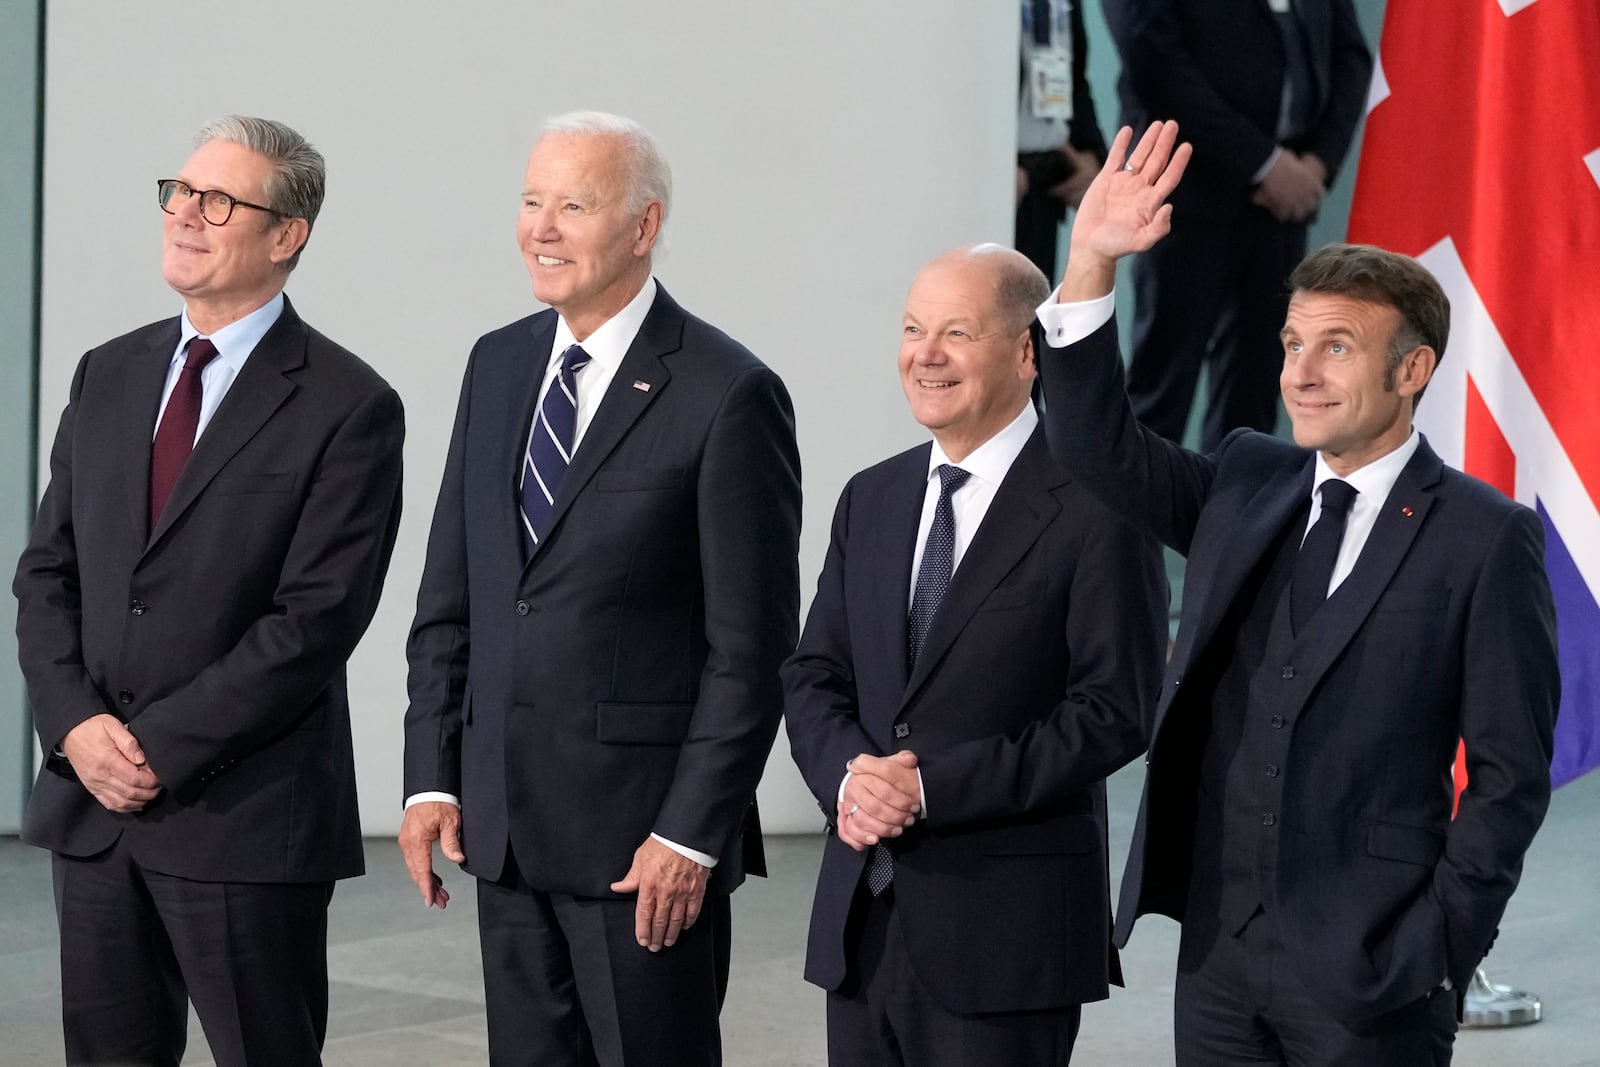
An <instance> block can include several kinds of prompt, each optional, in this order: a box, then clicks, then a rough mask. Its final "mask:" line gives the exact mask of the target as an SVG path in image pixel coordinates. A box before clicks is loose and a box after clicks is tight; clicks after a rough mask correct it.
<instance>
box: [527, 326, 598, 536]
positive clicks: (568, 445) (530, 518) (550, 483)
mask: <svg viewBox="0 0 1600 1067" xmlns="http://www.w3.org/2000/svg"><path fill="white" fill-rule="evenodd" d="M588 365H589V353H587V352H585V351H584V350H583V349H582V348H579V347H578V346H577V345H571V346H569V347H568V348H567V350H566V351H565V352H563V353H561V370H560V371H559V372H558V373H557V374H556V378H555V381H553V382H551V383H550V388H549V389H547V390H545V394H544V403H542V404H540V405H539V414H538V415H537V416H535V417H534V420H533V433H532V434H531V435H530V437H529V439H528V454H527V455H526V456H524V457H523V459H522V543H523V547H525V548H526V549H527V550H528V552H529V554H530V555H531V554H532V553H533V549H534V546H536V545H537V544H538V543H539V542H540V541H541V540H543V539H544V537H545V535H546V534H548V533H549V532H550V512H551V511H552V510H553V505H554V504H555V499H556V492H557V491H558V490H560V488H561V479H562V478H563V477H564V476H565V475H566V473H567V464H569V463H571V462H572V440H573V438H574V437H575V436H577V428H578V372H579V371H581V370H582V369H583V368H585V367H587V366H588Z"/></svg>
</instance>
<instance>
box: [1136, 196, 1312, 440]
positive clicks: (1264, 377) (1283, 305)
mask: <svg viewBox="0 0 1600 1067" xmlns="http://www.w3.org/2000/svg"><path fill="white" fill-rule="evenodd" d="M1305 251H1306V228H1305V226H1304V225H1303V224H1301V223H1282V222H1279V221H1277V220H1276V219H1274V218H1273V217H1272V216H1271V215H1270V214H1268V213H1267V212H1266V211H1265V210H1263V209H1261V208H1258V207H1254V206H1251V207H1247V208H1246V209H1245V210H1244V211H1242V212H1240V213H1239V214H1238V215H1237V216H1236V217H1234V218H1230V219H1227V220H1217V219H1196V218H1185V217H1183V216H1182V215H1181V213H1180V214H1177V215H1175V216H1174V218H1173V220H1172V232H1171V233H1170V234H1168V235H1167V236H1166V237H1165V238H1163V239H1162V240H1161V241H1159V242H1158V243H1157V244H1156V246H1155V247H1154V248H1152V249H1150V250H1149V251H1148V252H1145V253H1144V254H1143V255H1140V256H1136V257H1134V261H1133V289H1134V318H1133V331H1132V337H1131V348H1132V356H1131V358H1130V361H1129V364H1128V398H1129V400H1130V401H1131V402H1132V404H1133V412H1134V414H1135V415H1136V416H1137V417H1138V419H1139V421H1140V422H1142V423H1144V424H1145V426H1147V427H1148V428H1150V429H1151V430H1153V431H1155V432H1156V433H1158V434H1160V435H1161V436H1162V437H1165V438H1167V439H1168V440H1169V441H1179V442H1181V441H1182V440H1183V431H1184V427H1185V426H1187V425H1188V421H1189V409H1190V407H1192V406H1193V404H1194V394H1195V388H1196V386H1197V385H1198V384H1199V381H1200V368H1201V366H1202V365H1207V366H1209V368H1210V374H1211V378H1210V388H1211V397H1210V400H1209V401H1208V403H1207V406H1206V413H1205V418H1204V422H1203V424H1202V426H1201V432H1200V450H1201V451H1203V452H1210V451H1212V450H1213V449H1214V448H1216V446H1217V444H1218V443H1219V442H1220V441H1221V440H1222V439H1223V438H1224V437H1226V436H1227V435H1228V432H1229V431H1230V430H1234V429H1237V428H1239V427H1241V426H1247V427H1250V428H1251V429H1255V430H1261V431H1263V432H1265V433H1271V432H1272V431H1273V429H1274V428H1275V427H1276V426H1277V423H1278V395H1279V389H1278V375H1279V372H1280V371H1281V370H1282V367H1283V344H1282V342H1281V341H1280V339H1279V336H1278V335H1279V332H1280V331H1281V330H1282V329H1283V321H1284V316H1285V314H1286V312H1287V311H1288V307H1289V291H1288V289H1287V280H1288V277H1289V274H1290V272H1292V271H1293V270H1294V268H1295V266H1296V265H1297V264H1298V263H1299V262H1300V260H1301V259H1302V258H1304V256H1305Z"/></svg>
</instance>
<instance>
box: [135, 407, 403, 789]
mask: <svg viewBox="0 0 1600 1067" xmlns="http://www.w3.org/2000/svg"><path fill="white" fill-rule="evenodd" d="M404 439H405V416H404V412H403V410H402V408H401V404H400V397H399V395H398V394H396V393H395V391H394V390H393V389H390V388H388V387H387V386H385V387H384V388H382V389H381V390H377V391H375V392H373V393H372V394H371V395H370V396H369V397H368V398H367V399H366V400H365V401H364V402H363V403H361V404H360V405H358V406H357V407H355V408H354V410H353V411H352V412H351V413H350V415H349V417H348V418H347V419H346V420H345V421H344V424H343V425H342V426H340V427H338V428H337V430H335V432H334V433H333V435H332V437H331V438H330V440H329V441H328V444H327V446H326V447H325V449H324V450H323V453H322V455H321V457H320V459H319V461H318V462H317V465H316V468H315V469H314V470H313V471H312V474H311V483H310V488H309V490H308V492H307V495H306V498H305V500H304V502H303V504H302V505H301V513H300V518H299V522H298V524H297V526H296V527H295V532H294V535H293V537H292V538H291V539H290V542H289V547H288V552H287V553H286V555H285V558H284V563H283V569H282V572H281V573H280V574H279V577H278V583H277V592H276V595H275V596H274V605H273V606H274V610H273V611H272V612H271V613H270V614H267V615H263V616H262V617H261V618H259V619H257V620H256V621H255V622H254V623H253V624H252V625H251V626H250V628H249V629H248V630H246V631H245V634H244V636H243V637H242V638H241V639H240V640H239V642H238V644H236V645H235V646H234V647H233V648H232V649H231V650H230V651H229V652H228V653H227V654H226V655H224V656H223V657H222V658H221V659H218V660H217V661H215V662H214V663H211V664H210V665H208V666H207V667H206V668H205V669H204V670H202V671H201V672H200V673H199V674H197V675H196V676H195V677H194V679H193V680H192V681H190V682H189V684H187V685H185V686H183V687H182V688H180V689H178V690H177V691H175V692H173V693H171V694H169V695H168V696H166V697H164V698H162V699H160V700H157V701H155V702H154V703H152V704H151V705H150V706H149V707H147V708H145V709H144V711H143V712H141V713H140V714H139V716H138V718H137V719H135V721H134V722H133V723H132V725H131V727H130V728H131V729H132V730H133V732H134V734H135V735H136V736H137V737H138V739H139V743H140V745H141V746H142V747H143V748H144V750H145V754H146V755H147V756H148V758H149V761H150V768H151V770H153V771H154V772H155V773H156V774H157V775H158V776H159V777H160V778H161V780H162V782H163V783H164V784H165V785H166V786H167V788H169V789H171V790H173V791H174V792H175V793H177V794H178V795H179V796H182V795H183V794H184V793H186V792H189V791H191V790H192V789H193V788H194V787H195V786H196V785H197V784H199V783H200V782H202V781H203V780H204V779H205V778H206V777H208V776H209V775H211V774H213V773H215V772H216V771H219V770H221V769H222V768H223V767H225V766H227V765H229V764H231V763H233V762H235V761H237V760H238V759H240V758H242V757H243V756H245V755H248V754H249V753H251V752H253V751H255V750H257V749H259V748H260V747H261V746H263V745H265V744H267V743H268V742H269V741H271V740H273V739H274V738H275V737H277V736H279V735H281V734H282V733H284V732H285V731H286V730H288V729H290V728H291V727H292V725H293V722H292V721H291V720H290V719H287V718H286V715H287V714H295V713H298V712H299V711H300V710H301V709H305V708H307V707H308V706H309V705H310V703H311V701H312V700H313V698H314V697H315V696H316V695H317V692H318V691H319V690H320V689H321V688H322V687H323V686H325V685H327V682H328V679H329V678H331V677H334V676H335V675H336V674H337V673H338V672H339V669H340V665H341V664H343V663H344V662H345V661H346V660H348V659H349V658H350V653H351V652H352V651H354V649H355V646H356V643H357V642H358V641H359V640H360V639H361V635H362V634H363V633H364V632H365V631H366V628H367V624H368V623H369V622H371V621H372V616H373V613H374V612H375V611H376V610H377V607H378V596H379V593H380V591H381V590H382V587H383V578H384V574H385V573H386V571H387V570H388V566H389V556H390V553H391V552H392V551H393V549H394V542H395V534H396V531H397V530H398V528H399V523H400V482H401V446H402V444H403V443H404ZM224 708H225V709H227V711H228V714H227V715H219V714H217V711H218V709H224ZM286 709H290V710H289V711H287V712H286Z"/></svg>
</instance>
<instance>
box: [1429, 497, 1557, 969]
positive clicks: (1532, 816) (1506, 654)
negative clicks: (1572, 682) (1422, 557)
mask: <svg viewBox="0 0 1600 1067" xmlns="http://www.w3.org/2000/svg"><path fill="white" fill-rule="evenodd" d="M1556 647H1557V646H1556V633H1555V605H1554V602H1553V600H1552V599H1551V595H1550V583H1549V580H1548V579H1547V577H1546V575H1545V568H1544V530H1543V528H1542V527H1541V525H1540V522H1539V518H1538V516H1537V515H1535V514H1534V513H1533V512H1532V511H1529V510H1528V509H1527V508H1518V509H1516V510H1515V511H1512V512H1510V513H1509V514H1508V515H1507V517H1506V521H1505V523H1504V524H1503V525H1502V527H1501V528H1500V530H1499V531H1498V533H1497V535H1496V536H1495V538H1494V542H1493V544H1492V545H1491V547H1490V549H1489V553H1488V555H1487V557H1486V558H1485V560H1484V565H1483V570H1482V572H1481V573H1480V574H1479V576H1478V581H1477V585H1476V587H1475V588H1474V589H1473V592H1472V601H1471V605H1470V607H1469V609H1468V613H1467V630H1466V647H1465V648H1464V649H1463V651H1462V656H1461V661H1462V663H1463V664H1464V665H1465V674H1464V676H1463V678H1462V681H1461V697H1460V699H1461V738H1462V742H1463V743H1464V745H1465V746H1466V751H1467V788H1466V790H1465V791H1464V792H1463V793H1462V794H1461V805H1460V807H1459V809H1458V810H1457V812H1456V817H1455V819H1454V821H1453V822H1452V823H1451V824H1450V832H1449V835H1448V837H1447V838H1446V840H1445V849H1444V854H1443V856H1442V857H1441V858H1440V860H1439V863H1438V864H1437V866H1435V868H1434V872H1433V892H1432V893H1431V894H1429V895H1428V896H1426V897H1424V898H1423V899H1422V900H1421V901H1419V904H1418V906H1419V907H1421V908H1424V909H1427V908H1432V907H1435V906H1437V907H1438V908H1440V909H1441V910H1442V911H1443V912H1444V933H1445V937H1446V940H1447V945H1448V952H1449V960H1448V962H1449V966H1450V979H1451V981H1452V982H1453V983H1454V984H1455V985H1456V987H1457V988H1464V987H1465V986H1466V983H1467V981H1468V980H1469V979H1470V978H1471V977H1472V972H1473V969H1474V968H1476V967H1477V965H1478V962H1479V960H1481V959H1482V958H1483V955H1484V953H1486V952H1488V950H1489V945H1490V943H1491V942H1492V941H1493V940H1494V934H1495V927H1496V924H1498V923H1499V921H1500V916H1501V914H1502V913H1504V911H1505V907H1506V902H1507V901H1508V900H1509V899H1510V897H1511V893H1512V891H1513V890H1514V889H1515V888H1516V886H1517V882H1518V880H1519V878H1520V876H1521V873H1522V857H1523V854H1524V853H1525V852H1526V851H1527V848H1528V846H1529V845H1530V844H1531V843H1532V841H1533V837H1534V834H1535V832H1536V831H1537V830H1538V829H1539V825H1540V823H1542V822H1543V821H1544V815H1545V811H1546V809H1548V807H1549V805H1550V758H1551V753H1552V751H1553V748H1554V730H1555V717H1556V707H1557V705H1558V704H1559V703H1560V698H1561V694H1560V677H1561V672H1560V665H1559V663H1558V662H1557V651H1556Z"/></svg>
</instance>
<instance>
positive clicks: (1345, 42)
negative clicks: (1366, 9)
mask: <svg viewBox="0 0 1600 1067" xmlns="http://www.w3.org/2000/svg"><path fill="white" fill-rule="evenodd" d="M1331 18H1332V25H1331V26H1330V28H1329V35H1330V38H1331V40H1330V46H1331V56H1330V67H1329V71H1328V76H1329V77H1328V80H1329V90H1328V97H1329V98H1328V104H1327V106H1326V107H1324V108H1323V109H1322V116H1321V121H1319V122H1318V123H1317V127H1316V129H1314V130H1312V131H1311V133H1310V135H1309V136H1308V137H1307V138H1306V145H1305V149H1306V151H1308V152H1310V153H1311V154H1312V155H1314V156H1316V157H1317V158H1318V159H1320V160H1322V164H1323V166H1325V167H1326V168H1327V169H1328V182H1327V183H1328V184H1329V185H1332V184H1333V179H1334V176H1335V175H1336V174H1338V173H1339V168H1340V167H1341V166H1342V165H1343V164H1344V157H1345V154H1346V153H1347V152H1349V151H1350V142H1351V141H1352V140H1353V139H1354V138H1355V135H1356V125H1357V124H1358V123H1359V122H1360V121H1361V117H1362V116H1363V115H1364V114H1366V108H1367V91H1368V88H1369V87H1370V85H1371V82H1372V51H1371V50H1370V49H1369V48H1368V47H1367V40H1366V38H1365V37H1363V36H1362V34H1361V24H1360V23H1359V22H1358V21H1357V20H1356V11H1355V6H1354V5H1353V4H1352V3H1351V0H1334V3H1333V7H1332V12H1331Z"/></svg>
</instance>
